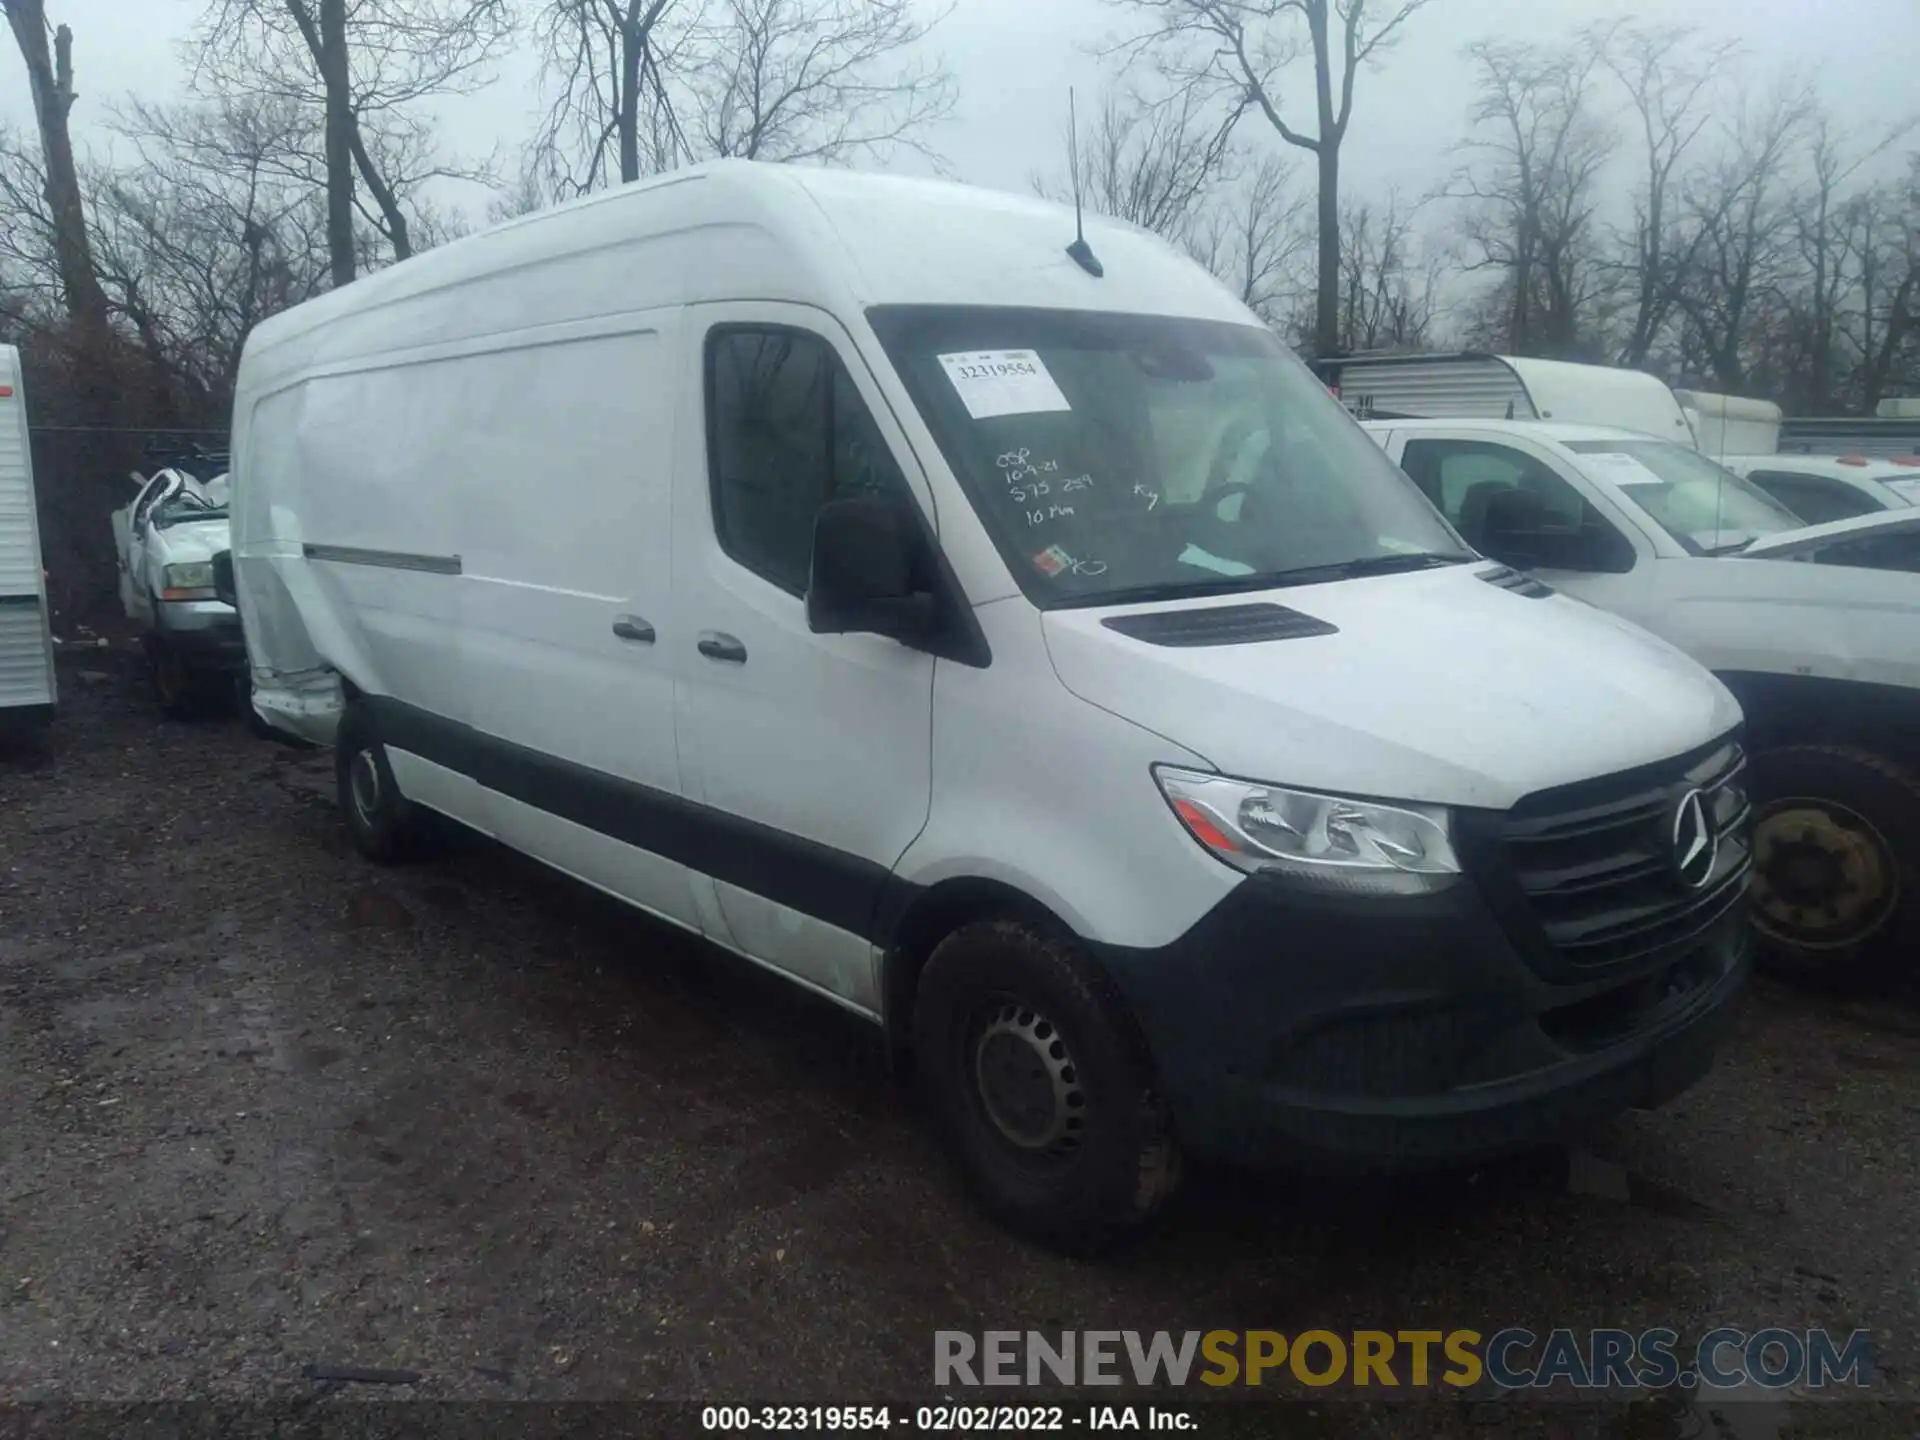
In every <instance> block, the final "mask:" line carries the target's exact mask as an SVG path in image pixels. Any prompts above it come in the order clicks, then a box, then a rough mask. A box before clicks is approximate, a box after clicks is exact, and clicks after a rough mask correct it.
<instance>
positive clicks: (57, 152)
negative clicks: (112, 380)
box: [0, 0, 107, 330]
mask: <svg viewBox="0 0 1920 1440" xmlns="http://www.w3.org/2000/svg"><path fill="white" fill-rule="evenodd" d="M0 11H5V12H6V17H7V23H8V24H9V25H10V26H11V27H12V29H13V38H14V40H15V41H16V42H18V44H19V46H20V58H21V59H22V60H23V61H24V62H25V63H26V67H27V85H28V88H29V90H30V91H31V92H32V95H33V114H34V121H35V123H36V125H37V126H38V128H39V132H40V161H41V166H42V169H43V184H44V190H43V193H44V195H45V197H46V214H47V221H48V224H49V227H50V231H51V235H52V240H53V258H54V263H55V265H56V267H57V268H58V271H59V276H60V292H61V298H62V300H63V301H64V302H65V305H66V310H67V314H68V315H69V316H70V317H71V318H72V319H74V320H76V321H78V322H80V323H81V324H82V325H83V326H84V327H86V328H88V329H93V330H102V329H104V327H105V325H106V316H107V297H106V292H104V291H103V290H102V289H101V288H100V280H99V276H98V275H97V274H96V273H95V270H94V266H93V250H92V245H91V242H90V241H89V239H88V236H87V211H86V204H85V202H84V200H83V199H82V197H81V193H80V177H79V172H78V170H77V168H76V166H75V164H74V159H73V139H72V136H71V135H70V133H69V131H68V128H67V117H68V115H69V113H70V112H71V111H72V109H73V102H74V100H75V98H76V96H75V94H74V89H73V31H72V30H71V29H69V28H68V27H67V26H65V25H62V26H60V27H59V28H58V29H53V28H52V26H51V25H50V24H49V22H48V20H47V11H46V3H45V0H0ZM49 32H51V40H52V44H51V47H49V44H48V40H49Z"/></svg>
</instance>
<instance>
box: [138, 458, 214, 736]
mask: <svg viewBox="0 0 1920 1440" xmlns="http://www.w3.org/2000/svg"><path fill="white" fill-rule="evenodd" d="M132 478H133V480H134V482H135V483H136V484H137V485H138V487H139V489H138V492H137V493H136V494H135V496H134V498H133V500H132V501H131V502H129V503H128V504H126V505H124V506H122V507H121V508H120V509H118V510H116V511H114V512H113V544H114V551H115V555H116V558H117V562H118V567H119V579H120V603H121V606H122V607H123V608H124V609H125V611H126V613H127V617H128V618H129V619H130V620H132V621H133V622H134V623H135V624H136V625H138V626H139V627H140V638H141V643H142V645H143V647H144V648H145V650H146V653H147V663H148V668H149V673H150V675H151V678H152V682H153V692H154V698H155V699H156V700H157V701H158V702H159V704H160V709H161V710H162V712H163V713H165V714H167V715H169V716H174V717H177V718H186V717H190V716H195V715H199V714H204V713H206V712H208V711H210V710H215V709H219V708H224V707H225V706H227V705H230V704H231V702H232V701H233V699H234V697H235V696H236V694H237V693H238V691H237V687H238V684H239V679H240V677H242V676H244V675H245V673H246V664H247V648H246V642H245V640H244V639H243V638H242V636H241V632H240V614H239V612H238V611H237V610H236V609H234V607H233V606H232V605H231V604H229V603H227V602H226V601H225V600H222V599H221V598H220V597H219V595H218V594H217V593H216V592H215V589H214V579H213V557H214V556H215V555H217V554H219V553H220V552H221V551H223V550H225V549H226V548H227V477H226V475H225V474H224V473H222V474H219V475H216V476H214V477H213V478H211V479H209V480H206V481H202V480H200V479H199V478H198V477H197V476H195V475H192V474H189V473H188V472H187V471H186V470H184V469H181V468H177V467H174V466H167V467H165V468H162V469H160V470H156V471H155V472H154V473H153V474H152V475H150V476H143V475H139V474H137V473H136V474H135V475H134V476H133V477H132Z"/></svg>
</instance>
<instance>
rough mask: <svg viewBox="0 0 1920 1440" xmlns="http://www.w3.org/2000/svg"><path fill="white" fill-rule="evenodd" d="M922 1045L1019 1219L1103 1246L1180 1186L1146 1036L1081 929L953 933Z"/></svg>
mask: <svg viewBox="0 0 1920 1440" xmlns="http://www.w3.org/2000/svg"><path fill="white" fill-rule="evenodd" d="M914 1055H915V1064H916V1067H917V1068H918V1069H919V1070H920V1072H921V1075H922V1078H923V1081H924V1083H925V1085H926V1087H927V1091H928V1099H929V1102H930V1105H931V1108H932V1110H933V1112H934V1115H935V1118H936V1120H937V1122H938V1124H939V1127H940V1129H941V1131H942V1133H943V1136H944V1138H945V1139H946V1141H947V1143H948V1146H949V1148H950V1149H951V1150H952V1151H953V1153H954V1155H955V1157H956V1159H957V1160H958V1161H959V1164H960V1167H961V1170H962V1172H963V1174H964V1175H965V1177H966V1180H967V1183H968V1185H969V1187H970V1188H971V1189H972V1190H973V1192H974V1193H975V1195H976V1196H977V1197H978V1198H979V1200H980V1202H981V1203H982V1205H983V1206H984V1207H985V1208H986V1210H987V1211H988V1212H989V1213H990V1214H992V1215H993V1216H994V1218H995V1219H997V1220H998V1221H999V1222H1000V1223H1001V1224H1003V1225H1005V1226H1006V1227H1007V1228H1008V1229H1010V1230H1013V1231H1015V1232H1017V1233H1019V1234H1023V1235H1026V1236H1029V1237H1031V1238H1033V1239H1036V1240H1039V1241H1040V1242H1042V1243H1043V1244H1046V1245H1049V1246H1051V1247H1053V1248H1055V1249H1058V1250H1063V1251H1066V1252H1068V1253H1073V1254H1091V1253H1097V1252H1098V1251H1101V1250H1103V1249H1106V1248H1108V1247H1110V1246H1112V1245H1113V1244H1115V1243H1117V1242H1119V1241H1120V1240H1123V1239H1125V1238H1126V1237H1127V1236H1129V1235H1131V1234H1133V1233H1135V1232H1137V1231H1139V1230H1141V1229H1142V1228H1144V1227H1145V1226H1146V1225H1147V1224H1148V1223H1149V1222H1150V1221H1151V1220H1152V1219H1153V1218H1154V1217H1155V1216H1156V1215H1157V1214H1158V1213H1159V1211H1160V1210H1161V1209H1162V1207H1163V1206H1164V1205H1165V1203H1166V1202H1167V1200H1168V1199H1169V1198H1170V1197H1171V1196H1172V1194H1173V1192H1174V1190H1175V1189H1176V1188H1177V1186H1178V1183H1179V1178H1180V1154H1179V1150H1178V1148H1177V1147H1176V1146H1175V1144H1174V1140H1173V1134H1172V1131H1171V1128H1170V1126H1169V1124H1168V1120H1167V1114H1166V1109H1165V1106H1164V1105H1163V1104H1162V1102H1161V1100H1160V1097H1159V1095H1158V1093H1157V1091H1156V1087H1155V1081H1154V1074H1153V1065H1152V1062H1151V1060H1150V1058H1149V1056H1148V1053H1147V1047H1146V1042H1145V1040H1144V1039H1143V1038H1142V1037H1141V1035H1140V1031H1139V1027H1138V1025H1137V1024H1136V1023H1135V1022H1134V1019H1133V1016H1132V1015H1131V1013H1130V1012H1129V1011H1128V1010H1127V1007H1126V1005H1125V1003H1124V1002H1123V1001H1122V1000H1121V998H1120V997H1119V995H1118V994H1117V993H1116V992H1115V991H1114V989H1113V986H1112V984H1111V982H1110V981H1108V979H1107V978H1106V976H1105V975H1103V974H1102V973H1101V972H1100V970H1099V969H1098V968H1097V967H1096V966H1095V965H1094V963H1093V962H1092V960H1091V959H1089V958H1088V957H1087V956H1086V955H1085V954H1084V953H1083V952H1082V951H1081V950H1080V948H1079V947H1078V946H1077V945H1074V944H1072V943H1071V942H1070V941H1067V940H1065V939H1062V938H1059V937H1055V936H1052V935H1049V934H1045V933H1043V932H1042V931H1040V930H1039V929H1037V928H1034V927H1031V926H1028V925H1025V924H1020V923H1016V922H1010V921H990V922H982V923H978V924H974V925H969V926H967V927H965V928H963V929H961V930H958V931H956V932H955V933H954V934H952V935H950V936H948V937H947V938H946V939H945V940H944V941H942V942H941V944H940V945H939V947H938V948H937V949H935V951H934V952H933V955H932V957H931V958H930V959H929V960H928V961H927V965H926V969H925V970H924V971H923V972H922V974H921V976H920V984H919V995H918V999H917V1001H916V1003H915V1007H914Z"/></svg>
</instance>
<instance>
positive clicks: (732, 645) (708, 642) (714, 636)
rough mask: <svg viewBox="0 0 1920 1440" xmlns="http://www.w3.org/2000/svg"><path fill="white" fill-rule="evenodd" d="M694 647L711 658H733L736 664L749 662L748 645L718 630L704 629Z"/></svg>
mask: <svg viewBox="0 0 1920 1440" xmlns="http://www.w3.org/2000/svg"><path fill="white" fill-rule="evenodd" d="M694 648H695V649H697V650H698V651H699V652H700V653H701V654H702V655H704V656H706V657H707V658H708V659H709V660H731V661H732V662H733V663H734V664H736V665H744V664H746V663H747V647H746V646H744V645H742V644H741V643H740V642H739V641H738V640H736V639H734V638H733V636H731V635H727V634H723V633H722V632H720V631H718V630H702V631H701V632H700V640H699V643H698V644H697V645H696V646H695V647H694Z"/></svg>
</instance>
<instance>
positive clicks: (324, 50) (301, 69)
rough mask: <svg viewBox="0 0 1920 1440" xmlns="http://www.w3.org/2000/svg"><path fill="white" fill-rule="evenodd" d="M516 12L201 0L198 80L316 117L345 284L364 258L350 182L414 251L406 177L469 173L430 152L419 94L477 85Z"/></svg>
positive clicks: (449, 4)
mask: <svg viewBox="0 0 1920 1440" xmlns="http://www.w3.org/2000/svg"><path fill="white" fill-rule="evenodd" d="M513 18H514V17H513V14H512V12H511V9H510V7H509V4H508V0H380V3H379V4H378V5H374V4H365V3H350V0H207V8H206V11H205V13H204V15H203V16H202V20H201V24H200V28H199V32H198V36H197V40H198V48H199V67H198V70H197V72H196V81H197V83H198V84H199V85H200V87H201V88H202V89H203V90H208V89H210V90H211V91H212V92H213V93H215V94H243V93H252V94H264V95H271V96H278V97H280V98H283V99H288V100H293V101H296V102H298V103H300V104H302V105H305V106H308V107H310V108H311V109H313V110H314V111H315V112H316V114H318V115H320V116H321V117H322V125H321V131H322V134H323V137H324V138H323V150H324V155H325V158H326V169H325V172H324V173H325V176H326V190H327V213H328V236H329V250H330V253H331V257H332V269H333V277H334V283H335V284H344V283H346V282H348V281H350V280H351V279H352V278H353V276H354V273H355V272H356V270H357V269H358V267H359V263H360V257H359V254H358V253H357V252H358V251H359V249H360V245H359V242H358V240H357V238H356V235H355V230H354V224H353V212H354V210H355V207H356V206H357V204H358V202H357V200H356V199H355V194H356V188H357V186H364V187H365V189H366V192H367V195H368V196H369V198H370V199H371V201H372V207H371V209H372V212H373V213H374V214H376V215H377V217H378V224H379V228H380V231H381V232H382V234H383V235H384V236H385V238H386V241H387V243H388V245H389V246H390V247H391V249H392V252H393V255H394V258H395V259H400V260H404V259H406V258H407V256H408V255H410V254H412V253H413V251H414V248H415V240H414V236H413V233H412V225H411V222H410V220H409V213H408V212H409V205H408V197H407V193H406V192H407V187H408V185H409V184H413V185H417V184H419V183H420V182H422V181H424V180H426V179H430V178H433V177H434V176H436V175H451V174H461V173H467V172H461V171H458V170H456V169H454V168H452V167H448V166H444V165H442V164H440V163H439V162H438V161H437V160H435V159H432V158H428V157H431V156H432V154H433V152H434V146H433V143H432V125H431V121H430V120H429V119H428V118H427V117H426V116H425V115H424V114H423V113H422V108H421V105H420V102H422V101H425V100H429V99H431V98H432V97H435V96H440V95H447V94H466V93H470V92H472V91H473V90H474V89H475V88H477V87H478V86H479V85H480V84H482V83H484V82H485V80H486V78H487V77H486V73H485V71H486V66H487V63H488V62H489V61H490V60H491V59H492V58H493V57H494V56H495V55H496V54H497V53H498V52H499V50H500V48H501V47H502V46H503V45H504V44H505V42H506V40H507V39H508V37H509V36H510V34H511V32H512V26H513ZM403 157H404V163H405V166H406V169H405V172H404V173H402V172H400V171H398V170H396V165H397V164H398V163H401V162H402V160H403Z"/></svg>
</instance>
